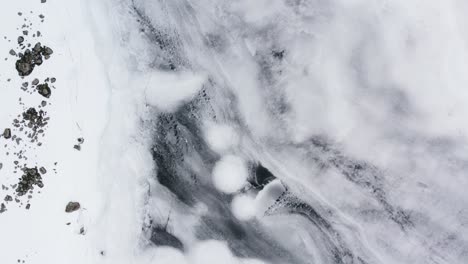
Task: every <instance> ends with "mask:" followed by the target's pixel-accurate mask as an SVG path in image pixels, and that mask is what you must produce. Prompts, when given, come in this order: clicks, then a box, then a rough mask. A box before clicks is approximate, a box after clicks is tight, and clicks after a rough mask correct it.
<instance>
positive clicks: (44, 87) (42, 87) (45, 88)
mask: <svg viewBox="0 0 468 264" xmlns="http://www.w3.org/2000/svg"><path fill="white" fill-rule="evenodd" d="M36 88H37V91H38V93H39V94H40V95H42V96H44V97H45V98H49V97H50V94H51V90H50V88H49V85H48V84H47V83H44V84H39V85H38V86H37V87H36Z"/></svg>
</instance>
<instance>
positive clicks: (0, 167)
mask: <svg viewBox="0 0 468 264" xmlns="http://www.w3.org/2000/svg"><path fill="white" fill-rule="evenodd" d="M2 168H3V163H1V162H0V170H1V169H2Z"/></svg>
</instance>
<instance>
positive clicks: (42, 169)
mask: <svg viewBox="0 0 468 264" xmlns="http://www.w3.org/2000/svg"><path fill="white" fill-rule="evenodd" d="M39 172H40V173H41V174H46V173H47V170H46V169H45V168H44V167H40V168H39Z"/></svg>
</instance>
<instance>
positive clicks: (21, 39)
mask: <svg viewBox="0 0 468 264" xmlns="http://www.w3.org/2000/svg"><path fill="white" fill-rule="evenodd" d="M23 42H24V37H22V36H19V37H18V44H21V43H23Z"/></svg>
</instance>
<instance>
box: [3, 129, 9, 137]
mask: <svg viewBox="0 0 468 264" xmlns="http://www.w3.org/2000/svg"><path fill="white" fill-rule="evenodd" d="M3 137H4V138H5V139H9V138H11V129H9V128H5V130H4V131H3Z"/></svg>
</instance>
